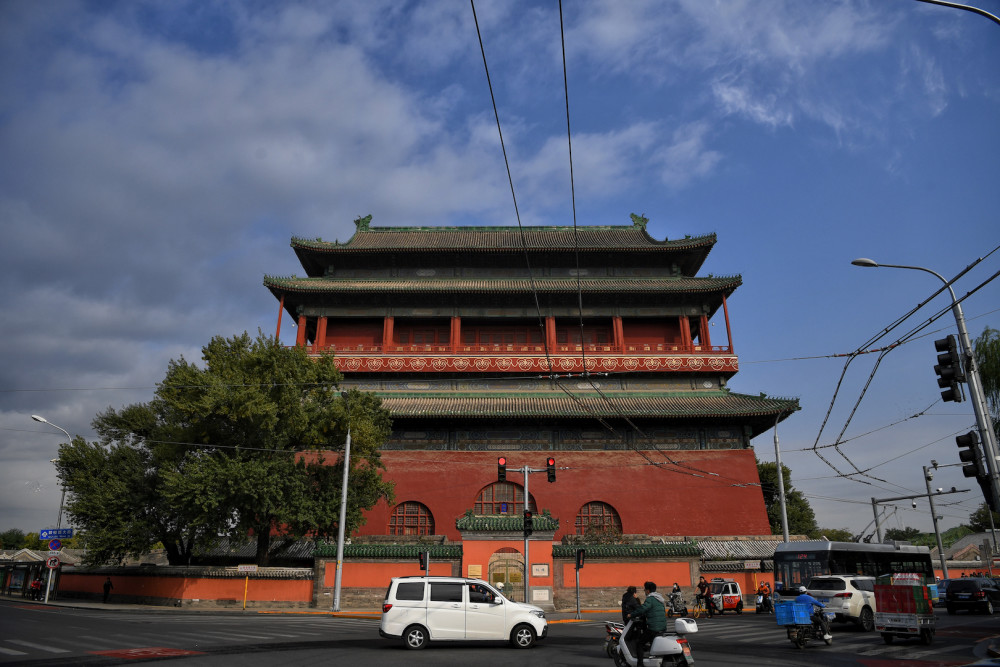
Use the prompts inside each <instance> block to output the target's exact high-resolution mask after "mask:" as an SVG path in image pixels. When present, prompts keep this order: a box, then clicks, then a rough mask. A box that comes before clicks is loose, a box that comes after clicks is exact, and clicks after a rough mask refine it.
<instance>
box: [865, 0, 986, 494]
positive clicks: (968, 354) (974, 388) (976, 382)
mask: <svg viewBox="0 0 1000 667" xmlns="http://www.w3.org/2000/svg"><path fill="white" fill-rule="evenodd" d="M924 1H926V0H924ZM949 6H952V5H949ZM851 264H854V265H855V266H865V267H888V268H891V269H914V270H916V271H923V272H925V273H929V274H931V275H932V276H934V277H935V278H937V279H938V280H940V281H941V282H942V283H944V286H945V287H947V288H948V294H949V295H951V312H952V314H954V316H955V324H956V325H957V327H958V339H959V342H960V343H961V345H962V354H963V357H964V360H963V361H964V363H963V366H964V369H965V381H966V382H967V383H968V385H969V398H970V400H971V401H972V409H973V411H974V412H975V413H976V426H977V427H978V429H979V439H980V441H981V442H982V443H983V452H984V454H985V456H984V458H985V459H986V472H987V473H988V474H989V479H990V484H989V487H990V494H989V496H987V497H986V501H987V503H986V504H987V509H992V508H996V510H997V511H1000V470H998V466H997V457H998V455H1000V451H997V436H996V433H995V432H994V431H993V421H992V420H991V419H990V413H989V410H988V409H987V407H986V396H985V395H984V394H983V384H982V381H981V380H980V378H979V365H978V364H977V363H976V356H975V353H974V350H973V349H972V342H971V341H970V339H969V332H968V330H967V329H966V328H965V315H964V314H963V313H962V304H960V303H959V302H958V299H956V298H955V290H953V289H952V287H951V284H952V283H953V282H955V281H956V280H958V278H960V277H961V276H963V275H965V273H966V272H967V271H968V270H969V269H970V268H972V267H973V266H975V264H976V263H973V264H970V265H969V266H968V267H966V268H965V270H963V271H962V272H961V273H959V274H958V275H957V276H955V277H954V278H952V279H951V280H950V281H949V280H945V279H944V276H942V275H941V274H940V273H938V272H937V271H932V270H931V269H927V268H924V267H922V266H907V265H904V264H880V263H878V262H875V261H874V260H871V259H868V258H865V257H863V258H860V259H856V260H854V261H853V262H851Z"/></svg>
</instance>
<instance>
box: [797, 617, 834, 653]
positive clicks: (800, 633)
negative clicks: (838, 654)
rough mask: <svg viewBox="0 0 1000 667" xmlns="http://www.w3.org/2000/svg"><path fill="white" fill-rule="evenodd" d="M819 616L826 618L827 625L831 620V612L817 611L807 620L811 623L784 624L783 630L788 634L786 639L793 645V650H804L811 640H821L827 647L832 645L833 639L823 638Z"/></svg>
mask: <svg viewBox="0 0 1000 667" xmlns="http://www.w3.org/2000/svg"><path fill="white" fill-rule="evenodd" d="M820 614H825V615H826V618H827V623H829V622H830V621H832V620H833V618H834V616H836V614H834V613H833V612H828V611H827V612H824V611H817V612H815V613H814V614H812V615H811V616H810V617H809V618H810V620H811V621H812V623H808V624H806V623H794V624H786V625H785V630H786V631H787V633H788V639H789V640H791V642H792V643H793V644H795V648H805V647H806V644H808V643H809V641H810V640H812V639H822V640H823V641H824V642H825V643H826V645H827V646H830V645H831V644H833V637H832V636H831V637H830V639H826V638H825V637H824V631H823V625H822V623H820Z"/></svg>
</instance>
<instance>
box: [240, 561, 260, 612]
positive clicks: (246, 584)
mask: <svg viewBox="0 0 1000 667" xmlns="http://www.w3.org/2000/svg"><path fill="white" fill-rule="evenodd" d="M236 571H237V572H243V573H245V574H246V575H247V577H246V581H245V582H243V611H246V610H247V591H248V590H249V589H250V573H251V572H256V571H257V566H256V565H237V566H236Z"/></svg>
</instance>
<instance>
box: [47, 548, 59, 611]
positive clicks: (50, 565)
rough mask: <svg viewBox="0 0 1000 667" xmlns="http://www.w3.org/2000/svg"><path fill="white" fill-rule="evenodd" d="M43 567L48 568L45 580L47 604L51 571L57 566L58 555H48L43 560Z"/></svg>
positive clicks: (50, 586) (50, 585)
mask: <svg viewBox="0 0 1000 667" xmlns="http://www.w3.org/2000/svg"><path fill="white" fill-rule="evenodd" d="M45 567H47V568H49V577H48V579H46V581H45V604H48V603H49V591H51V590H52V572H53V571H54V570H55V569H56V568H57V567H59V556H50V557H49V558H48V559H47V560H46V561H45Z"/></svg>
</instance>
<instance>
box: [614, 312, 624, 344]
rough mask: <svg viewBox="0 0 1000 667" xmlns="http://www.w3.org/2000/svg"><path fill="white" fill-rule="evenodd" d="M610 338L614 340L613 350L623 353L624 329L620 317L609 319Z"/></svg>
mask: <svg viewBox="0 0 1000 667" xmlns="http://www.w3.org/2000/svg"><path fill="white" fill-rule="evenodd" d="M611 330H612V334H611V335H612V337H613V338H614V342H613V344H614V349H615V350H616V351H617V352H624V351H625V329H624V328H623V327H622V316H621V315H615V316H614V317H612V318H611Z"/></svg>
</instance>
